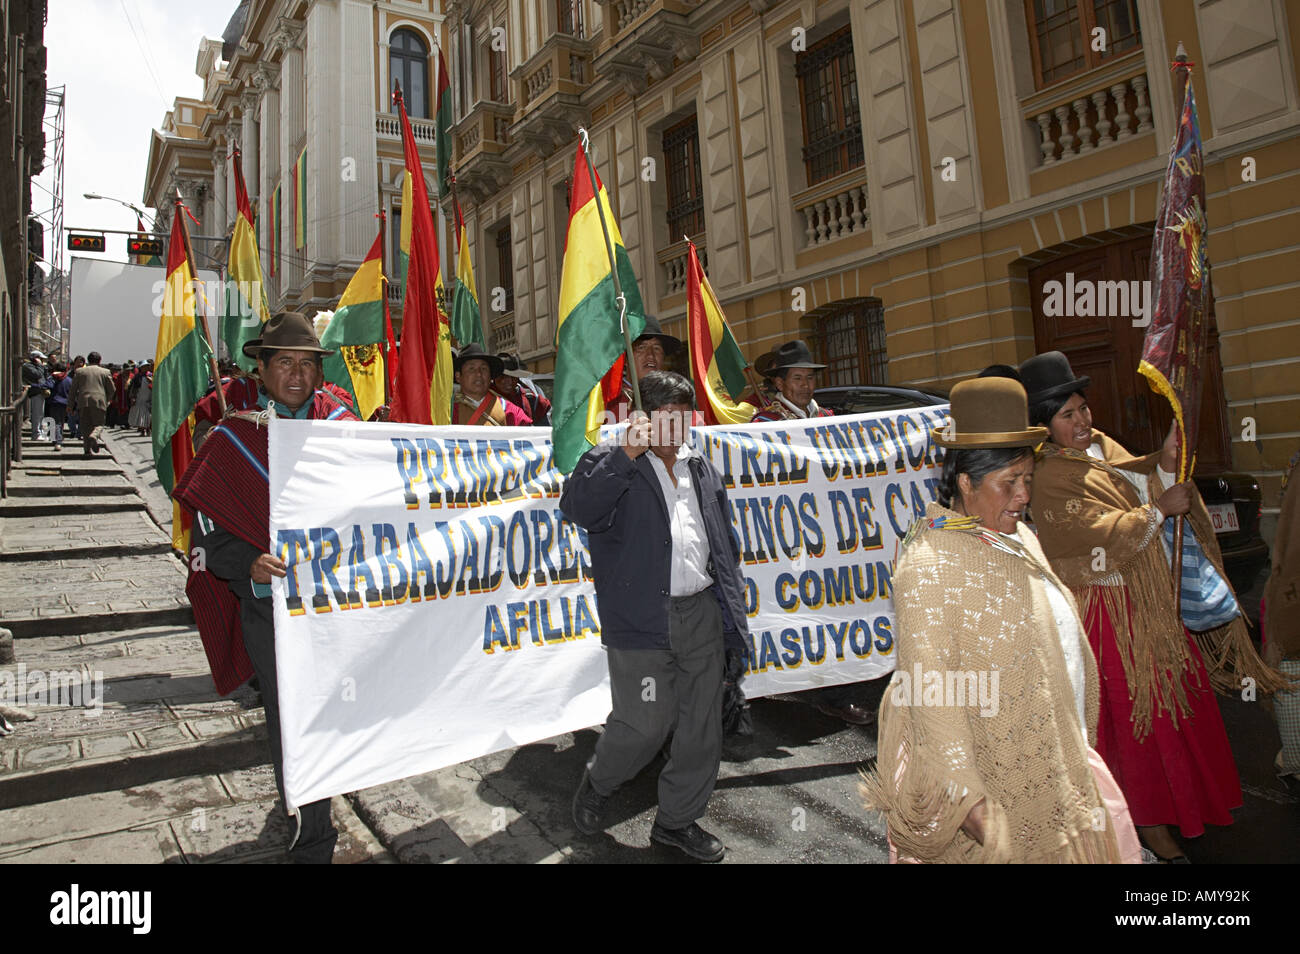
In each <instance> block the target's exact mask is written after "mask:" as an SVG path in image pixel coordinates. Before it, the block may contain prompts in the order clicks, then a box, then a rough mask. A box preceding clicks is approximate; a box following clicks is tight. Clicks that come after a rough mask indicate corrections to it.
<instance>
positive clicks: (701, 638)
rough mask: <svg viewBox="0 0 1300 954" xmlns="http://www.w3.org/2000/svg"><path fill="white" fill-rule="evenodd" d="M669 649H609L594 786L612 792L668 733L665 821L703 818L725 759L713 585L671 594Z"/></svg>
mask: <svg viewBox="0 0 1300 954" xmlns="http://www.w3.org/2000/svg"><path fill="white" fill-rule="evenodd" d="M668 620H669V622H668V643H669V645H670V646H671V649H667V650H658V649H649V650H637V649H610V650H608V656H609V681H610V691H611V694H612V696H613V702H614V709H613V711H612V712H610V714H609V719H608V720H607V721H606V723H605V731H604V732H603V733H602V734H601V736H600V739H599V740H598V741H597V742H596V754H595V755H594V756H592V760H591V763H590V765H589V766H588V770H589V772H590V779H591V787H592V788H594V789H595V790H596V792H597V793H599V794H601V795H609V794H612V793H613V792H614V790H615V789H616V788H618V787H619V786H620V785H622V784H623V783H624V782H626V781H628V780H629V779H631V778H633V777H635V776H636V774H637V773H638V772H640V771H641V769H643V768H645V766H646V765H647V764H649V762H650V760H651V759H653V758H654V757H655V754H656V753H657V752H658V751H659V750H660V748H661V747H662V746H663V744H664V740H665V739H666V738H668V733H670V732H671V733H673V742H672V748H671V750H670V757H669V759H668V764H667V765H665V766H664V769H663V771H662V772H660V773H659V817H658V822H659V824H660V825H662V826H663V827H664V828H685V827H686V826H687V825H689V824H691V822H693V821H696V820H697V819H699V818H703V817H704V813H705V811H706V810H707V808H708V804H709V796H710V795H712V794H713V786H714V784H715V783H716V782H717V779H718V764H719V762H720V761H721V759H722V674H723V646H722V610H721V609H720V608H719V606H718V601H717V599H716V598H715V597H714V595H713V593H712V591H710V590H705V591H704V592H702V593H697V594H696V595H694V596H687V597H682V598H673V600H672V603H671V606H670V609H669V613H668Z"/></svg>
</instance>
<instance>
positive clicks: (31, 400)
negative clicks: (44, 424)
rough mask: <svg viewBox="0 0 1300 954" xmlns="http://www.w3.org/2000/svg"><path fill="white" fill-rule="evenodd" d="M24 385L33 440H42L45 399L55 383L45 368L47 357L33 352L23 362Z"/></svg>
mask: <svg viewBox="0 0 1300 954" xmlns="http://www.w3.org/2000/svg"><path fill="white" fill-rule="evenodd" d="M23 384H24V385H26V386H27V409H28V413H29V414H30V416H31V421H32V440H34V441H35V440H40V436H41V421H42V420H44V419H45V399H46V398H48V397H49V396H50V391H51V388H53V386H54V383H53V382H52V381H51V380H50V375H49V371H48V370H47V369H46V367H45V355H43V354H41V352H39V351H33V352H31V353H30V354H29V355H28V356H27V360H26V361H25V362H23Z"/></svg>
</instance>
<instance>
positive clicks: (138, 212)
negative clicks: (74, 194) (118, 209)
mask: <svg viewBox="0 0 1300 954" xmlns="http://www.w3.org/2000/svg"><path fill="white" fill-rule="evenodd" d="M82 194H83V195H84V196H85V197H86V198H87V199H107V200H108V201H109V202H116V203H117V204H118V205H124V206H126V207H127V208H128V209H130V210H131V211H132V212H134V213H135V214H136V215H138V216H140V218H141V219H146V218H147V219H148V220H149V222H148V226H149V229H150V231H152V230H153V225H154V223H153V216H152V215H150V214H149V213H148V212H146V211H145V210H144V209H142V208H140V207H139V206H138V205H135V204H134V203H132V202H124V201H122V200H121V199H115V198H113V197H112V196H111V195H100V194H99V193H97V192H85V193H82Z"/></svg>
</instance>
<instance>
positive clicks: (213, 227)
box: [205, 141, 228, 235]
mask: <svg viewBox="0 0 1300 954" xmlns="http://www.w3.org/2000/svg"><path fill="white" fill-rule="evenodd" d="M227 221H228V220H227V216H226V146H225V144H224V143H222V142H220V141H218V142H217V145H216V148H214V149H213V150H212V221H211V222H210V223H205V224H206V225H208V227H209V231H210V234H212V235H220V234H221V232H222V231H224V230H225V227H226V222H227Z"/></svg>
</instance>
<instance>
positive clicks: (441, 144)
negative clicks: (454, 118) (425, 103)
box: [433, 47, 451, 196]
mask: <svg viewBox="0 0 1300 954" xmlns="http://www.w3.org/2000/svg"><path fill="white" fill-rule="evenodd" d="M437 103H438V106H437V112H435V113H434V115H433V122H434V127H435V128H436V130H437V139H436V150H437V154H438V195H440V196H445V195H446V194H447V192H448V189H449V188H450V180H449V177H450V173H451V83H449V82H447V64H446V63H445V62H444V58H443V55H442V48H441V47H439V48H438V98H437Z"/></svg>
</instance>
